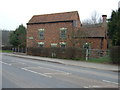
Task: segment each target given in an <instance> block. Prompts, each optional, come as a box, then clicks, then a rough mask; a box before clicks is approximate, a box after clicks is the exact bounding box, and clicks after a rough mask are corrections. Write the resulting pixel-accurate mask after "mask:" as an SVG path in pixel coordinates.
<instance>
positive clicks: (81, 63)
mask: <svg viewBox="0 0 120 90" xmlns="http://www.w3.org/2000/svg"><path fill="white" fill-rule="evenodd" d="M4 54H6V55H9V56H14V57H19V58H26V59H33V60H38V61H47V62H53V63H59V64H65V65H73V66H80V67H85V68H94V69H99V70H108V71H114V72H119V71H120V70H119V68H118V65H111V64H99V63H91V62H85V61H73V60H66V59H57V58H47V57H39V56H30V55H26V54H20V53H4Z"/></svg>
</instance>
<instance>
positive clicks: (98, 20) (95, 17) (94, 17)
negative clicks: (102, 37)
mask: <svg viewBox="0 0 120 90" xmlns="http://www.w3.org/2000/svg"><path fill="white" fill-rule="evenodd" d="M101 22H102V18H101V16H100V14H99V13H97V11H94V12H93V13H92V15H91V17H90V19H86V20H84V21H83V22H82V24H83V25H92V24H99V23H101Z"/></svg>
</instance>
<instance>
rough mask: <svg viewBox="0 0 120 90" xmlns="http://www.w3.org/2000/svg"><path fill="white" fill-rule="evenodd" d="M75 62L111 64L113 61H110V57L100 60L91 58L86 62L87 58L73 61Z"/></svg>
mask: <svg viewBox="0 0 120 90" xmlns="http://www.w3.org/2000/svg"><path fill="white" fill-rule="evenodd" d="M73 60H76V61H85V62H93V63H104V64H111V60H110V57H109V56H104V57H100V58H89V59H88V60H87V61H86V60H85V58H76V59H73Z"/></svg>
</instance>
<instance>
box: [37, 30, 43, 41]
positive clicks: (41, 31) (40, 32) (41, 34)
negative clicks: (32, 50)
mask: <svg viewBox="0 0 120 90" xmlns="http://www.w3.org/2000/svg"><path fill="white" fill-rule="evenodd" d="M38 31H39V38H40V39H41V40H42V39H44V29H38Z"/></svg>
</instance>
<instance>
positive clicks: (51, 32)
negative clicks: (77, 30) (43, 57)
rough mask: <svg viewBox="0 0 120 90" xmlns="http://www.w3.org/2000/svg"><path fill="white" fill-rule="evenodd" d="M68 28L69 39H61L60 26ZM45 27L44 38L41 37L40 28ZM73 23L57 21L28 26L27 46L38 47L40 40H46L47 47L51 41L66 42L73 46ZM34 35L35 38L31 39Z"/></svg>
mask: <svg viewBox="0 0 120 90" xmlns="http://www.w3.org/2000/svg"><path fill="white" fill-rule="evenodd" d="M63 27H64V28H67V39H60V28H63ZM40 28H42V29H45V31H44V37H45V38H44V40H40V39H39V33H38V32H39V31H38V29H40ZM72 30H73V25H72V22H57V23H45V24H33V25H28V26H27V47H37V46H38V42H44V43H45V47H50V44H51V43H58V47H59V42H63V41H64V42H66V43H67V46H69V47H70V46H72V43H71V41H72V40H71V35H72ZM29 37H33V39H29Z"/></svg>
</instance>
